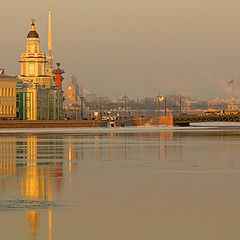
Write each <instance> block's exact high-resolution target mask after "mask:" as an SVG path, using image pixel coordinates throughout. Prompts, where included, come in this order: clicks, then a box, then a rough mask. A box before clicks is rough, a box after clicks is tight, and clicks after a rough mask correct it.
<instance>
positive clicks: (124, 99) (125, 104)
mask: <svg viewBox="0 0 240 240" xmlns="http://www.w3.org/2000/svg"><path fill="white" fill-rule="evenodd" d="M122 99H123V103H124V111H123V113H124V115H123V119H125V118H126V108H127V99H128V97H127V96H126V94H125V95H124V97H123V98H122Z"/></svg>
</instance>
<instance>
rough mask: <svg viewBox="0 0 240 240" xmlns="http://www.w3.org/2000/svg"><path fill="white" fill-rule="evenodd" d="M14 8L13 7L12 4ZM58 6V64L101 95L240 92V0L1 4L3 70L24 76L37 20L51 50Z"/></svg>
mask: <svg viewBox="0 0 240 240" xmlns="http://www.w3.org/2000/svg"><path fill="white" fill-rule="evenodd" d="M13 5H14V7H13ZM49 6H51V8H52V25H53V27H52V34H53V56H54V63H55V64H56V62H61V67H62V68H63V69H64V70H65V72H66V74H65V84H66V82H67V80H68V79H67V78H68V77H69V76H70V75H74V76H76V77H77V78H78V82H79V84H80V85H81V84H83V86H84V87H87V88H89V89H92V90H93V91H94V92H95V93H96V94H97V95H106V96H110V97H112V98H116V97H117V96H121V95H123V94H125V93H126V94H127V95H128V96H129V97H130V98H137V97H139V98H142V97H144V96H148V97H150V96H153V97H154V96H156V95H157V94H158V93H160V94H161V95H167V94H176V93H179V94H187V95H189V96H191V97H193V98H194V97H195V98H198V99H208V98H214V97H230V95H231V92H232V85H229V84H228V83H229V81H230V80H232V79H234V80H235V82H234V84H233V86H234V87H235V93H236V95H238V96H240V91H239V89H240V14H239V11H240V2H237V1H235V0H222V1H217V0H208V1H207V0H201V1H200V0H195V1H190V0H182V1H179V0H140V1H139V0H138V1H137V0H122V1H115V0H101V1H99V0H92V1H87V0H82V1H74V0H68V1H61V2H59V1H56V0H54V1H46V0H42V1H41V2H39V1H36V0H34V1H32V0H31V1H30V0H22V1H14V3H13V2H8V1H5V0H4V1H3V2H1V9H2V11H1V15H0V22H1V24H0V26H1V40H0V47H1V48H0V49H1V55H0V68H1V67H3V68H5V70H6V73H7V74H10V75H18V74H19V73H20V63H19V60H20V54H21V53H22V52H24V51H25V46H26V36H27V33H28V32H29V26H30V22H31V21H30V20H31V18H35V19H36V28H37V32H38V33H39V35H40V48H41V51H43V52H45V53H46V54H47V33H48V28H47V27H48V7H49Z"/></svg>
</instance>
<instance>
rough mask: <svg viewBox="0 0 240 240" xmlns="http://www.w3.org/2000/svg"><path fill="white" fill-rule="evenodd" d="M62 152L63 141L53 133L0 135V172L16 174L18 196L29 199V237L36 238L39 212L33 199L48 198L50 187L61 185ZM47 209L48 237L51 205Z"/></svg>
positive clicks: (51, 193)
mask: <svg viewBox="0 0 240 240" xmlns="http://www.w3.org/2000/svg"><path fill="white" fill-rule="evenodd" d="M63 152H64V150H63V141H62V139H61V138H59V139H58V138H57V136H54V137H49V136H47V135H38V136H32V135H29V136H12V137H11V136H10V137H4V138H2V139H1V143H0V175H1V176H10V177H18V178H20V179H21V196H22V198H23V199H26V200H28V201H30V203H31V201H32V203H33V207H31V206H30V208H29V209H28V210H27V213H26V214H27V222H28V225H29V229H30V231H31V235H32V239H36V235H37V228H38V225H39V223H40V215H41V210H40V209H39V208H37V207H34V204H35V202H36V201H37V202H38V203H40V204H41V202H46V201H48V202H52V201H53V200H54V199H53V191H54V190H56V191H60V189H61V179H62V178H61V177H62V172H63V156H64V154H63ZM5 181H7V180H6V179H2V180H1V188H0V191H4V186H5ZM35 205H36V204H35ZM49 205H50V206H51V204H49ZM47 211H48V226H49V229H48V231H49V240H51V239H52V209H51V207H48V209H47Z"/></svg>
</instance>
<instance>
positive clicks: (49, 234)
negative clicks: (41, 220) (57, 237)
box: [48, 208, 52, 240]
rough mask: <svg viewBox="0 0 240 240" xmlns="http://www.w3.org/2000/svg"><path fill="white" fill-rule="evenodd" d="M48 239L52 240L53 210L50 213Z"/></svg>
mask: <svg viewBox="0 0 240 240" xmlns="http://www.w3.org/2000/svg"><path fill="white" fill-rule="evenodd" d="M48 238H49V240H52V209H51V208H50V209H49V211H48Z"/></svg>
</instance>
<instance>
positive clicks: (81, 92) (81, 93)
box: [80, 87, 84, 120]
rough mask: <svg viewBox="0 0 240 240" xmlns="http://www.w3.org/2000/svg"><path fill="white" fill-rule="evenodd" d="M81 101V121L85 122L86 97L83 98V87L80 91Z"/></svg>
mask: <svg viewBox="0 0 240 240" xmlns="http://www.w3.org/2000/svg"><path fill="white" fill-rule="evenodd" d="M80 100H81V120H83V100H84V96H83V88H82V87H81V91H80Z"/></svg>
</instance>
